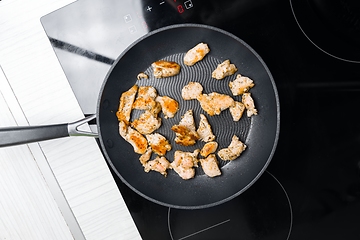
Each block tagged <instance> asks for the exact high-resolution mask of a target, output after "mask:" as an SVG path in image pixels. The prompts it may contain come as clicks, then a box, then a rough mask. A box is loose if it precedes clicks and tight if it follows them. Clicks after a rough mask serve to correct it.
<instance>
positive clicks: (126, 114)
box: [116, 85, 138, 123]
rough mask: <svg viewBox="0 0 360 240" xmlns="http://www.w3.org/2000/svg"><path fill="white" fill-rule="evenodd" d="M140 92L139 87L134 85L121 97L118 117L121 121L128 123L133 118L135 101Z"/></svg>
mask: <svg viewBox="0 0 360 240" xmlns="http://www.w3.org/2000/svg"><path fill="white" fill-rule="evenodd" d="M137 91H138V86H137V85H134V86H132V87H131V88H130V89H129V90H127V91H126V92H123V93H122V94H121V97H120V103H119V108H118V111H117V112H116V116H117V118H118V120H119V122H120V121H125V122H126V123H128V122H129V121H130V117H131V110H132V105H133V103H134V100H135V96H136V93H137Z"/></svg>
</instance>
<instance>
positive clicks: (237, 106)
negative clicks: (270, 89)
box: [229, 101, 245, 122]
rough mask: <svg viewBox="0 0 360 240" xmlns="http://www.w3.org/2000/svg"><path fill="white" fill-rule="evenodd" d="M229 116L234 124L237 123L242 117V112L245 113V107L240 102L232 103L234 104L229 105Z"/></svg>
mask: <svg viewBox="0 0 360 240" xmlns="http://www.w3.org/2000/svg"><path fill="white" fill-rule="evenodd" d="M229 111H230V114H231V116H232V118H233V120H234V122H237V121H239V120H240V118H241V117H242V115H243V113H244V111H245V105H244V104H243V103H241V102H238V101H234V104H233V105H231V107H230V108H229Z"/></svg>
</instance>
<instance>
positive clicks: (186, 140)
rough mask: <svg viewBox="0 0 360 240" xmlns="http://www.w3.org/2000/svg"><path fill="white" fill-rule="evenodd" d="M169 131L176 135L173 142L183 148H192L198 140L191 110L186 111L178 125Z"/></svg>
mask: <svg viewBox="0 0 360 240" xmlns="http://www.w3.org/2000/svg"><path fill="white" fill-rule="evenodd" d="M171 130H173V131H174V132H175V134H176V138H175V142H176V143H177V144H180V145H183V146H192V145H194V144H195V143H196V140H198V139H199V134H198V133H197V132H196V128H195V121H194V116H193V111H192V110H188V111H187V112H186V113H185V114H184V116H182V119H181V121H180V122H179V124H178V125H174V126H172V127H171Z"/></svg>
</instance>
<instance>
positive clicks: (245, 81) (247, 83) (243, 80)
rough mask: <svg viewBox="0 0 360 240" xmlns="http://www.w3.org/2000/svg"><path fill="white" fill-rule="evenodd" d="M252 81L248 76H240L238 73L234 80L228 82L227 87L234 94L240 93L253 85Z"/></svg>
mask: <svg viewBox="0 0 360 240" xmlns="http://www.w3.org/2000/svg"><path fill="white" fill-rule="evenodd" d="M254 86H255V84H254V81H253V80H251V79H250V78H248V77H244V76H241V74H238V75H237V76H236V78H235V80H234V81H232V82H231V81H230V82H229V87H230V90H231V92H232V94H233V95H234V96H238V95H241V94H243V93H245V92H248V91H249V90H250V88H252V87H254Z"/></svg>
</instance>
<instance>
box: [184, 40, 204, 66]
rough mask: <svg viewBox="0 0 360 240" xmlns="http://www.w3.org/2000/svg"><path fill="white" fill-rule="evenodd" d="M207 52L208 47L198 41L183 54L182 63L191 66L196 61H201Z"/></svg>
mask: <svg viewBox="0 0 360 240" xmlns="http://www.w3.org/2000/svg"><path fill="white" fill-rule="evenodd" d="M209 52H210V49H209V46H208V45H207V44H206V43H199V44H197V45H196V46H195V47H193V48H192V49H190V50H189V51H187V53H186V54H185V56H184V63H185V64H186V65H188V66H192V65H194V64H195V63H197V62H198V61H201V60H202V59H203V58H204V57H205V56H206V54H208V53H209Z"/></svg>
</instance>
